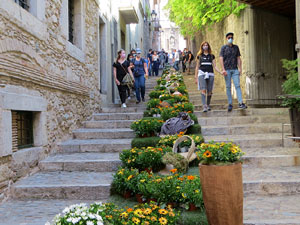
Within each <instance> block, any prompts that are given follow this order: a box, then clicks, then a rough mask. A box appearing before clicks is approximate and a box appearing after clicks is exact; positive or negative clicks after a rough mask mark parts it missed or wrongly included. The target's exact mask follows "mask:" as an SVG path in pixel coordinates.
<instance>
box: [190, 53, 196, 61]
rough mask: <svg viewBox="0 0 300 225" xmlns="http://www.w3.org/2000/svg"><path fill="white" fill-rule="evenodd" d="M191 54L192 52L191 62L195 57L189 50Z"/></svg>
mask: <svg viewBox="0 0 300 225" xmlns="http://www.w3.org/2000/svg"><path fill="white" fill-rule="evenodd" d="M189 54H191V62H192V61H193V60H194V59H195V57H194V55H193V53H191V52H189Z"/></svg>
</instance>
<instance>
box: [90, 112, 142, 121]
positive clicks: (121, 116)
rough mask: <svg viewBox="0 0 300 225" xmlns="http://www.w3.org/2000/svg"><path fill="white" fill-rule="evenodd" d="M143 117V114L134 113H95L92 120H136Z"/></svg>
mask: <svg viewBox="0 0 300 225" xmlns="http://www.w3.org/2000/svg"><path fill="white" fill-rule="evenodd" d="M142 117H143V112H134V113H96V114H93V118H92V121H93V120H96V121H97V120H137V119H141V118H142Z"/></svg>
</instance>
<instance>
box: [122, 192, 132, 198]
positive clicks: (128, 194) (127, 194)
mask: <svg viewBox="0 0 300 225" xmlns="http://www.w3.org/2000/svg"><path fill="white" fill-rule="evenodd" d="M123 197H124V198H125V199H128V198H130V197H131V191H125V192H124V194H123Z"/></svg>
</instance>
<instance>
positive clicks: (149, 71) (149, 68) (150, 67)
mask: <svg viewBox="0 0 300 225" xmlns="http://www.w3.org/2000/svg"><path fill="white" fill-rule="evenodd" d="M151 72H152V62H150V63H149V66H148V73H149V76H151Z"/></svg>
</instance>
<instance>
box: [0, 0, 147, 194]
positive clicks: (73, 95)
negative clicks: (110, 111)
mask: <svg viewBox="0 0 300 225" xmlns="http://www.w3.org/2000/svg"><path fill="white" fill-rule="evenodd" d="M147 7H148V9H147ZM149 11H150V9H149V2H148V1H147V0H132V1H131V0H128V1H122V0H118V1H113V0H111V1H100V0H27V1H26V0H23V1H20V0H6V1H0V193H1V192H3V191H4V190H5V189H6V188H7V187H9V185H10V183H11V182H12V181H15V180H17V179H18V178H19V177H22V176H24V175H26V174H27V173H28V172H30V171H31V170H34V169H35V168H36V166H37V164H38V162H39V161H40V160H41V159H43V158H45V156H46V155H48V154H50V153H55V151H56V150H57V144H58V143H59V142H60V141H64V140H66V139H69V138H70V137H71V131H72V130H74V129H76V128H78V127H80V126H81V124H82V122H83V121H84V120H87V119H88V118H89V117H90V116H91V115H92V114H93V113H95V112H98V111H99V110H100V109H101V107H103V106H104V105H108V104H112V103H118V98H119V97H118V95H117V91H116V89H117V88H116V86H115V83H114V79H113V74H112V63H113V61H114V60H115V58H116V54H117V51H118V50H119V49H120V48H124V49H125V50H126V52H129V50H130V49H131V48H132V47H133V43H136V46H137V47H140V48H141V49H144V48H145V47H147V48H148V46H149V43H150V40H149V34H148V35H147V30H148V31H149V24H148V23H147V24H146V25H145V23H144V17H145V16H146V15H147V13H148V12H149ZM132 23H134V25H132ZM130 24H131V25H130ZM145 51H146V49H145Z"/></svg>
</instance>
